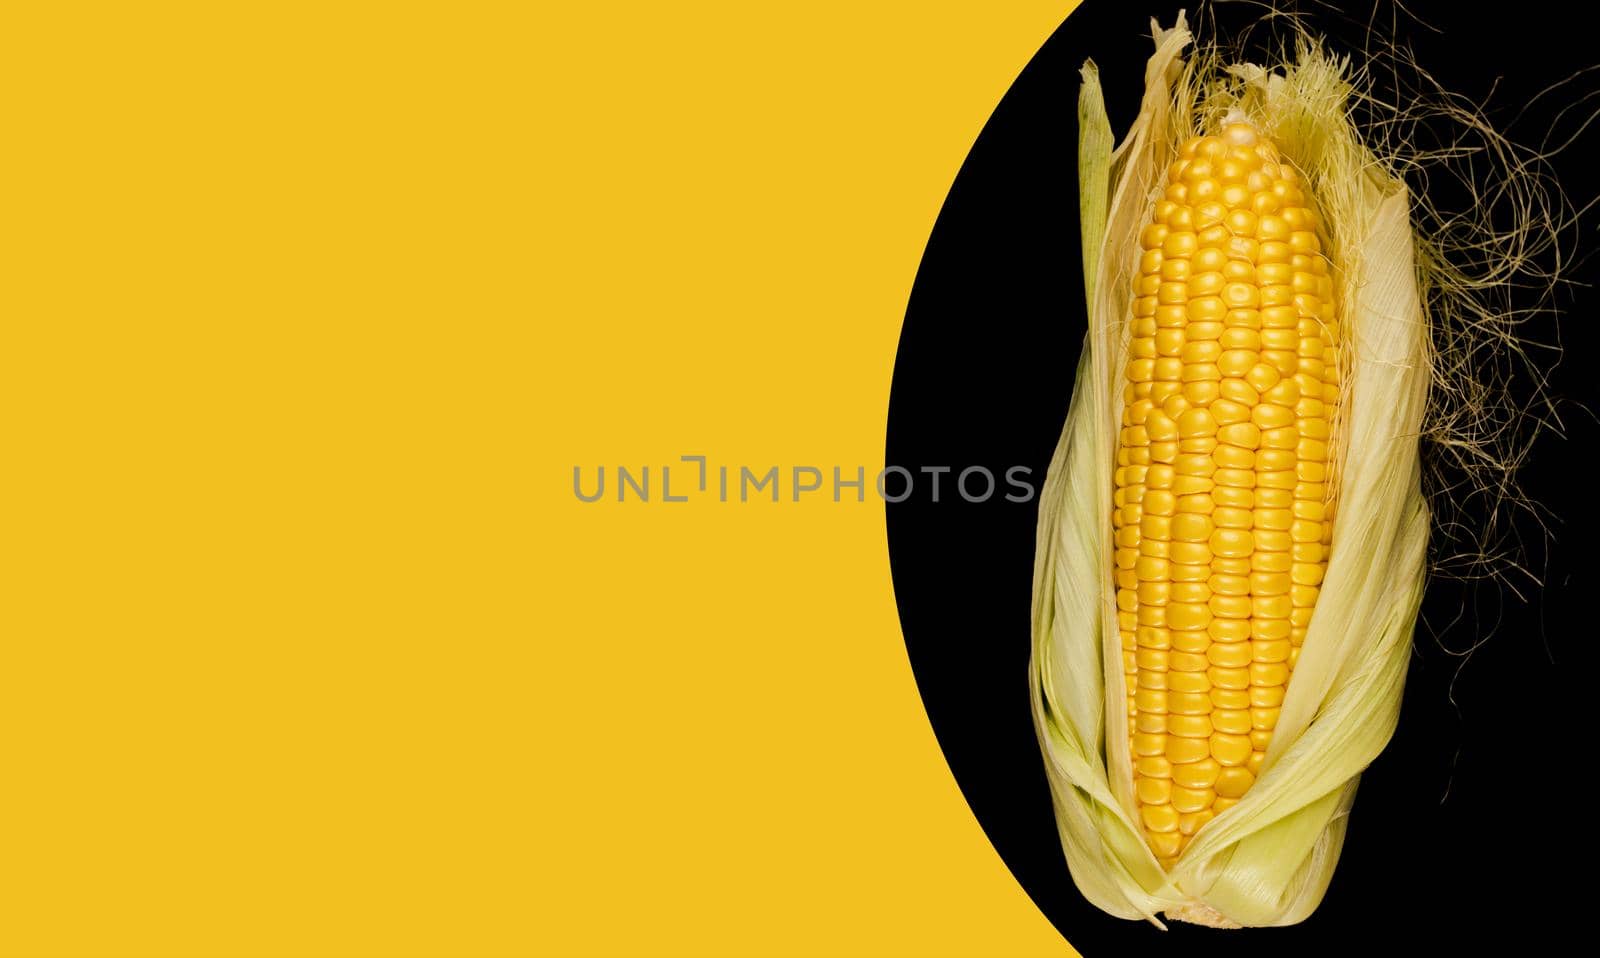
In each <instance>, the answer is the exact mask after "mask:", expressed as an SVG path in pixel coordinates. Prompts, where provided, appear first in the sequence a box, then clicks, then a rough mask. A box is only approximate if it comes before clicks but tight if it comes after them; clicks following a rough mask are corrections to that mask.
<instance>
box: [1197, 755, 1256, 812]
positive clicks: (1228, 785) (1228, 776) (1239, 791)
mask: <svg viewBox="0 0 1600 958" xmlns="http://www.w3.org/2000/svg"><path fill="white" fill-rule="evenodd" d="M1255 781H1256V777H1255V775H1254V774H1252V773H1251V772H1250V771H1248V770H1246V769H1243V768H1238V767H1234V768H1226V769H1223V770H1222V773H1221V774H1219V775H1218V776H1217V786H1216V787H1217V794H1218V795H1220V796H1221V797H1223V798H1238V797H1239V796H1241V795H1243V794H1244V793H1245V792H1246V791H1248V790H1249V788H1250V786H1251V785H1254V784H1255ZM1181 824H1182V823H1181V820H1180V825H1181Z"/></svg>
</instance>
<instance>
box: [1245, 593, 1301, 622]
mask: <svg viewBox="0 0 1600 958" xmlns="http://www.w3.org/2000/svg"><path fill="white" fill-rule="evenodd" d="M1293 609H1294V603H1293V601H1291V600H1290V597H1288V595H1286V593H1285V595H1258V597H1254V598H1251V600H1250V614H1251V616H1254V617H1256V619H1288V617H1290V611H1293Z"/></svg>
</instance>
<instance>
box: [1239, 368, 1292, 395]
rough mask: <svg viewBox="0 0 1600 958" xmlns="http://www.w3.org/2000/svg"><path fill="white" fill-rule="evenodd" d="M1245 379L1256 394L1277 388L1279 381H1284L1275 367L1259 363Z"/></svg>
mask: <svg viewBox="0 0 1600 958" xmlns="http://www.w3.org/2000/svg"><path fill="white" fill-rule="evenodd" d="M1243 378H1244V381H1245V382H1247V383H1249V384H1250V386H1251V387H1252V388H1254V389H1255V390H1256V392H1258V393H1260V392H1265V391H1267V390H1268V389H1271V388H1272V387H1273V386H1276V385H1277V384H1278V380H1280V379H1282V378H1283V376H1282V374H1281V373H1279V372H1278V370H1277V369H1276V368H1275V367H1273V366H1271V365H1269V364H1267V363H1257V364H1256V366H1255V367H1254V368H1253V369H1251V370H1250V371H1249V372H1248V373H1246V374H1245V375H1244V377H1243Z"/></svg>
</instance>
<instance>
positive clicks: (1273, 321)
mask: <svg viewBox="0 0 1600 958" xmlns="http://www.w3.org/2000/svg"><path fill="white" fill-rule="evenodd" d="M1266 289H1267V290H1278V289H1282V290H1287V289H1288V287H1286V286H1268V287H1266ZM1261 295H1262V308H1261V309H1259V310H1257V312H1259V313H1260V314H1261V329H1262V331H1263V332H1266V331H1268V330H1284V331H1288V332H1291V333H1293V332H1296V328H1297V327H1298V326H1299V325H1300V311H1299V310H1297V309H1295V307H1294V306H1293V305H1291V304H1292V302H1293V300H1292V299H1291V300H1289V301H1288V302H1282V301H1279V302H1274V303H1271V304H1270V305H1269V304H1268V303H1267V297H1268V294H1267V293H1266V292H1265V291H1263V292H1262V294H1261ZM1271 298H1272V299H1274V300H1281V299H1282V297H1279V296H1272V297H1271Z"/></svg>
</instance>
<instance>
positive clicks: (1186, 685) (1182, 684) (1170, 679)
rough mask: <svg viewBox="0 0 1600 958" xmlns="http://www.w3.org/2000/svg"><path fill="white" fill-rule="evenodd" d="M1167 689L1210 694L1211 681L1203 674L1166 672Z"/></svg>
mask: <svg viewBox="0 0 1600 958" xmlns="http://www.w3.org/2000/svg"><path fill="white" fill-rule="evenodd" d="M1167 689H1168V690H1169V691H1172V692H1210V691H1211V680H1210V679H1208V678H1206V674H1205V673H1204V672H1168V673H1167ZM1252 704H1254V703H1252Z"/></svg>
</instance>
